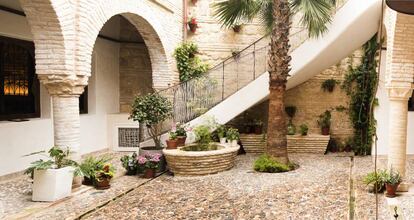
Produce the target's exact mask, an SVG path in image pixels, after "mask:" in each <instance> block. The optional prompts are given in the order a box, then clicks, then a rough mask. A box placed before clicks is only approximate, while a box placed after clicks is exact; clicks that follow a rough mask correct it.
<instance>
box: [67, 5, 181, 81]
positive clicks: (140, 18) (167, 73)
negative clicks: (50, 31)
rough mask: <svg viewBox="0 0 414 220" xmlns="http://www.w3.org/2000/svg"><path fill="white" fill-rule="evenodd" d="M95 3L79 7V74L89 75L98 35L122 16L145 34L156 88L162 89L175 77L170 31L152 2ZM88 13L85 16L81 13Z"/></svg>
mask: <svg viewBox="0 0 414 220" xmlns="http://www.w3.org/2000/svg"><path fill="white" fill-rule="evenodd" d="M97 4H99V3H94V8H87V7H84V6H81V7H80V14H81V15H80V18H83V19H81V20H79V21H78V22H79V25H80V26H79V34H78V35H79V41H78V46H77V48H78V49H77V51H76V57H77V63H76V67H75V71H76V73H77V74H78V75H83V76H90V74H91V56H92V51H93V46H94V44H95V40H96V37H97V36H98V33H99V31H100V30H101V29H102V27H103V26H104V24H105V23H106V22H107V21H108V20H109V19H110V18H111V17H113V16H115V15H122V16H123V17H124V18H126V19H127V20H128V21H129V22H131V24H133V25H134V26H135V27H136V28H137V30H138V31H139V33H140V34H141V35H142V37H143V39H144V42H145V44H146V46H147V48H148V52H149V55H150V59H151V67H152V77H153V87H154V88H155V89H161V88H165V87H167V86H168V84H171V83H173V82H174V80H175V78H176V77H175V76H174V74H172V73H173V72H172V71H171V61H170V56H169V54H172V46H173V45H171V43H170V42H168V38H167V34H166V33H165V31H164V28H163V26H162V25H161V23H160V22H159V21H158V20H159V18H158V17H157V13H158V12H157V11H156V10H155V9H153V8H152V7H151V6H150V5H146V4H145V3H144V4H142V3H140V4H139V5H137V2H136V1H127V2H125V3H123V4H122V5H121V4H120V3H119V2H117V1H110V2H105V3H100V4H101V5H97ZM82 14H85V16H82Z"/></svg>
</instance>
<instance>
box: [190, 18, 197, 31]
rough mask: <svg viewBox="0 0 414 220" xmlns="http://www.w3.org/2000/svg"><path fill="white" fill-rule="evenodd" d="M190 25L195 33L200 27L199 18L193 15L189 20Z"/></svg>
mask: <svg viewBox="0 0 414 220" xmlns="http://www.w3.org/2000/svg"><path fill="white" fill-rule="evenodd" d="M188 27H189V28H190V31H191V32H193V33H195V32H196V31H197V28H198V22H197V19H196V18H195V17H191V18H190V20H189V21H188Z"/></svg>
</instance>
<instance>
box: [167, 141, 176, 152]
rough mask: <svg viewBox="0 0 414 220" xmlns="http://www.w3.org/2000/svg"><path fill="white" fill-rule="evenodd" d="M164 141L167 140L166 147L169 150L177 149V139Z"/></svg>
mask: <svg viewBox="0 0 414 220" xmlns="http://www.w3.org/2000/svg"><path fill="white" fill-rule="evenodd" d="M166 142H167V149H169V150H173V149H177V147H178V140H166Z"/></svg>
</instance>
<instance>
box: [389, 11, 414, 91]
mask: <svg viewBox="0 0 414 220" xmlns="http://www.w3.org/2000/svg"><path fill="white" fill-rule="evenodd" d="M384 25H385V28H386V31H387V65H386V71H387V74H386V75H387V76H386V81H387V84H388V85H389V86H391V84H394V85H395V86H398V87H411V83H413V79H414V37H413V36H414V17H413V16H410V15H406V14H401V13H398V12H396V11H394V10H392V9H389V8H387V12H386V19H385V21H384Z"/></svg>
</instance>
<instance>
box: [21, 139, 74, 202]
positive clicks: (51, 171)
mask: <svg viewBox="0 0 414 220" xmlns="http://www.w3.org/2000/svg"><path fill="white" fill-rule="evenodd" d="M43 153H45V151H40V152H35V153H32V154H29V155H26V156H30V155H35V154H40V155H42V154H43ZM44 156H46V157H47V158H48V159H47V160H43V159H40V160H37V161H35V162H33V163H31V166H30V167H29V168H27V169H26V170H25V174H28V175H30V177H31V178H33V194H32V200H33V201H44V202H52V201H56V200H59V199H62V198H65V197H67V196H70V194H71V192H72V181H73V176H74V174H76V175H80V174H81V172H80V170H79V168H78V164H77V163H76V162H75V161H73V160H70V159H69V156H70V151H69V148H66V149H61V148H60V147H56V146H55V147H52V148H51V149H50V150H49V151H48V155H44ZM75 171H76V172H75Z"/></svg>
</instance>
